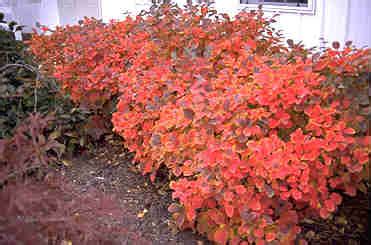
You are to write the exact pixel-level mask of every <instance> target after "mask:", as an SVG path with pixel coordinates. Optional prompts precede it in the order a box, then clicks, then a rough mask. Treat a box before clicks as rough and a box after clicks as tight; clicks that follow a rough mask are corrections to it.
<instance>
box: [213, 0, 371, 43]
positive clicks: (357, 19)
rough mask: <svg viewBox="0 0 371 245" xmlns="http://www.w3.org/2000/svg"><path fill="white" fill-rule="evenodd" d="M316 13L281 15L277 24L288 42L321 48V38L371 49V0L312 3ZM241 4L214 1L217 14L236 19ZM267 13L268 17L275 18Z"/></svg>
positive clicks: (335, 0) (231, 0) (317, 1)
mask: <svg viewBox="0 0 371 245" xmlns="http://www.w3.org/2000/svg"><path fill="white" fill-rule="evenodd" d="M313 1H314V4H315V10H314V13H287V12H283V11H281V12H280V16H279V17H278V18H277V23H275V26H276V28H278V29H281V30H282V31H283V33H284V34H285V36H286V37H287V38H291V39H293V40H295V41H300V40H302V41H303V43H304V44H305V45H306V46H308V47H312V46H321V41H320V38H324V39H325V40H326V41H327V42H328V45H329V44H331V43H332V42H333V41H339V42H340V43H341V44H344V43H345V42H346V41H348V40H352V41H353V43H354V44H356V45H357V46H358V47H360V46H368V47H371V32H370V31H371V28H370V24H371V0H313ZM239 2H240V1H239V0H215V8H216V9H217V10H218V11H221V12H225V13H229V14H231V15H235V14H236V13H237V12H238V10H239V9H241V5H240V4H239ZM273 13H274V12H272V11H268V12H266V14H267V15H268V16H269V15H272V14H273Z"/></svg>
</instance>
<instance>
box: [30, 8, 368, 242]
mask: <svg viewBox="0 0 371 245" xmlns="http://www.w3.org/2000/svg"><path fill="white" fill-rule="evenodd" d="M91 21H92V20H85V22H84V23H86V24H82V25H78V26H75V27H66V28H61V29H57V31H56V32H54V33H52V34H51V35H49V36H37V35H36V36H34V39H33V40H32V41H31V47H40V46H43V47H44V48H45V49H44V52H41V53H40V52H35V48H33V49H32V50H34V53H35V55H36V56H37V57H38V58H39V59H40V60H41V61H42V62H43V63H45V64H46V65H47V66H50V67H51V68H50V69H51V70H54V71H56V75H57V77H58V78H59V80H60V82H61V83H62V84H64V85H65V86H64V88H65V89H66V90H67V91H68V92H71V93H72V94H74V96H73V97H74V99H75V100H76V101H80V102H83V103H91V102H93V101H94V100H93V101H89V98H88V97H86V96H83V95H84V94H85V93H90V92H92V91H108V92H107V93H108V94H109V95H110V96H112V95H119V103H118V104H117V112H115V113H114V114H113V118H112V122H113V124H114V130H115V131H116V132H117V133H118V134H120V135H121V136H123V138H124V140H125V146H126V147H127V148H128V149H129V150H131V151H133V152H135V153H136V155H135V159H136V160H137V161H138V162H139V164H140V167H141V169H142V171H143V173H144V174H147V173H150V174H151V177H152V179H153V178H155V175H156V171H157V170H158V169H159V167H160V166H166V167H167V168H168V169H169V172H170V174H171V175H173V181H172V182H171V184H170V186H171V188H172V189H173V191H174V193H173V198H174V199H175V200H177V201H178V202H177V203H174V204H172V205H171V206H170V207H169V211H170V212H172V213H173V217H174V220H175V221H176V223H177V225H178V226H179V227H181V228H192V229H195V230H197V231H198V232H200V233H202V234H205V235H207V236H208V238H209V239H210V240H213V241H215V242H217V243H220V244H226V243H227V242H229V244H254V243H255V244H268V243H269V244H292V243H293V242H294V241H295V239H296V237H297V234H298V233H299V232H300V227H299V226H298V223H299V221H300V219H302V218H304V217H311V216H315V215H319V216H321V217H322V218H327V217H329V215H331V213H333V212H334V211H335V210H336V208H337V206H338V205H339V204H340V203H341V201H342V197H341V194H342V193H346V194H349V195H355V193H356V191H357V189H359V188H360V189H362V184H363V179H364V172H365V169H366V167H365V165H366V164H367V163H368V159H369V157H368V153H369V149H368V140H369V137H367V136H366V135H367V122H366V117H367V116H368V115H369V111H368V110H369V108H368V97H367V87H368V82H367V76H368V74H369V72H370V71H369V67H368V60H369V59H370V55H371V52H370V50H369V49H364V50H360V49H356V48H355V47H353V46H351V44H350V43H348V44H347V45H346V46H345V47H344V48H343V49H341V50H340V49H339V47H338V46H339V45H334V48H328V49H326V50H325V51H323V52H321V53H318V54H313V53H312V52H311V50H308V49H305V48H304V47H302V46H300V45H296V44H294V43H293V42H289V47H287V46H285V45H284V44H283V42H282V41H283V40H282V38H281V36H280V34H279V33H278V32H276V31H275V30H274V28H273V27H272V23H273V22H274V19H268V18H265V17H264V16H263V13H262V12H261V11H260V10H258V11H251V12H241V13H240V14H239V15H237V16H236V17H235V18H233V19H231V18H230V17H228V16H227V15H224V14H222V15H218V14H217V13H216V12H215V11H214V10H211V9H208V8H207V7H205V6H201V7H189V8H187V9H186V10H184V9H179V8H177V7H175V6H172V5H167V4H165V5H162V6H160V7H159V8H152V9H151V10H150V11H149V12H148V13H146V14H145V15H143V16H138V17H137V18H136V19H135V20H133V19H130V18H127V19H126V20H124V21H118V22H111V23H109V24H99V25H96V24H94V28H93V29H91V28H90V25H89V24H88V23H91ZM93 22H94V21H93ZM122 26H123V27H125V28H119V27H122ZM128 27H130V28H128ZM97 29H99V30H97ZM94 33H102V34H101V35H99V34H98V35H97V34H94ZM59 36H63V37H67V36H68V37H69V38H67V39H68V41H66V40H67V39H64V38H62V39H59ZM96 36H99V39H97V40H95V38H96ZM72 37H74V38H72ZM76 37H79V38H76ZM91 40H93V41H91ZM92 43H94V45H95V46H97V47H95V49H97V50H98V51H96V52H98V53H99V56H98V57H99V59H98V60H99V62H98V61H97V62H96V63H94V62H93V63H91V61H90V59H91V57H92V56H91V55H89V53H91V52H92V50H91V46H93V45H92ZM48 47H49V48H51V47H53V48H54V47H63V48H62V50H59V51H60V52H61V53H59V54H58V55H59V56H58V55H57V56H58V57H62V58H61V59H60V60H61V61H60V62H61V63H58V62H55V61H54V60H53V59H55V56H53V55H51V54H53V53H55V52H57V51H52V52H50V53H48V52H46V51H48ZM107 47H109V48H107ZM36 49H38V50H40V49H39V48H36ZM113 57H114V58H113ZM97 63H99V64H97ZM71 64H74V65H71ZM86 64H89V68H86ZM81 69H83V70H84V71H81ZM96 69H98V70H100V71H109V72H107V73H104V75H102V76H97V75H96V73H97V70H96ZM61 74H63V76H62V75H61ZM82 78H84V79H82ZM85 78H86V79H85ZM75 88H76V90H75ZM74 91H75V92H76V91H77V92H76V93H75V92H74ZM107 98H108V97H107ZM303 242H304V241H303Z"/></svg>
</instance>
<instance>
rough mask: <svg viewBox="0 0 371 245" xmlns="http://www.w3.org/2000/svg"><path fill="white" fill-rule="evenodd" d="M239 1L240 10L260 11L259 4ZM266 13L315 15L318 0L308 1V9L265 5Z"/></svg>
mask: <svg viewBox="0 0 371 245" xmlns="http://www.w3.org/2000/svg"><path fill="white" fill-rule="evenodd" d="M236 1H238V4H239V6H240V7H239V10H243V9H258V6H259V4H252V3H251V4H243V3H240V0H236ZM262 8H263V10H264V11H269V12H278V13H299V14H308V15H314V14H315V12H316V0H308V6H307V7H296V6H295V7H294V6H281V5H273V4H272V5H269V4H264V5H263V7H262Z"/></svg>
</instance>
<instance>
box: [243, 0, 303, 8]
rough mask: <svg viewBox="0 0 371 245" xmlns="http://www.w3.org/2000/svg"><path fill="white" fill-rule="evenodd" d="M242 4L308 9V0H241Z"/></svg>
mask: <svg viewBox="0 0 371 245" xmlns="http://www.w3.org/2000/svg"><path fill="white" fill-rule="evenodd" d="M240 3H242V4H262V5H276V6H291V7H307V6H308V0H240Z"/></svg>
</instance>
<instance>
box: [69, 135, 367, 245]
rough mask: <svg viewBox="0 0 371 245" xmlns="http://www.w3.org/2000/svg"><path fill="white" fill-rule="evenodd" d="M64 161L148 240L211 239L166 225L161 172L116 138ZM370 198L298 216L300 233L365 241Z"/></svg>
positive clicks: (167, 197) (166, 193)
mask: <svg viewBox="0 0 371 245" xmlns="http://www.w3.org/2000/svg"><path fill="white" fill-rule="evenodd" d="M95 149H96V150H94V151H93V152H92V151H90V152H88V153H83V154H81V155H79V156H75V157H74V158H72V159H69V160H68V161H65V163H66V165H68V166H66V167H65V168H64V169H63V174H65V175H66V176H68V177H69V178H70V179H71V180H72V181H73V182H74V183H76V184H77V185H78V186H79V188H82V189H86V188H89V187H96V188H98V189H100V190H102V191H104V192H107V193H110V194H114V195H115V196H116V197H117V199H118V200H119V201H120V202H121V204H122V205H123V206H125V209H126V210H128V212H129V213H128V214H127V216H125V217H123V223H124V225H125V226H126V227H125V228H128V229H129V230H131V231H133V232H135V233H136V235H138V236H139V237H141V238H144V239H145V240H147V241H149V242H150V243H151V244H154V245H157V244H161V245H162V244H170V245H172V244H179V245H181V244H182V245H194V244H195V245H207V244H212V243H210V242H208V241H207V240H206V239H205V238H203V237H201V236H200V235H197V234H195V233H193V232H192V231H181V232H178V231H176V230H175V229H174V228H172V227H173V226H171V225H169V224H171V218H170V215H169V212H168V210H167V207H168V206H169V205H170V203H171V202H172V200H171V192H170V190H169V188H168V183H169V181H168V180H167V179H166V175H165V174H164V175H163V176H160V177H159V178H156V182H155V183H151V181H150V180H149V178H148V176H143V175H141V174H140V172H139V171H138V170H137V168H136V167H135V165H134V164H133V163H132V156H133V155H132V154H131V153H129V152H127V151H126V150H125V149H124V148H123V146H122V145H121V143H120V142H119V141H117V140H113V141H110V143H105V144H103V145H102V146H100V147H96V148H95ZM369 211H370V206H369V200H368V198H367V195H366V194H361V193H360V194H358V195H357V196H356V197H353V198H349V197H346V198H345V199H344V202H343V204H342V205H341V207H340V208H339V210H338V211H337V212H336V214H335V215H334V216H333V217H332V218H331V219H328V220H326V221H324V220H315V219H306V220H304V221H302V223H301V226H302V233H301V235H300V236H301V237H302V238H305V239H306V240H307V241H308V242H309V244H313V245H314V244H329V245H333V244H336V245H337V244H340V245H341V244H347V245H363V244H370V242H369V237H368V229H369V227H368V212H369Z"/></svg>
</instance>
